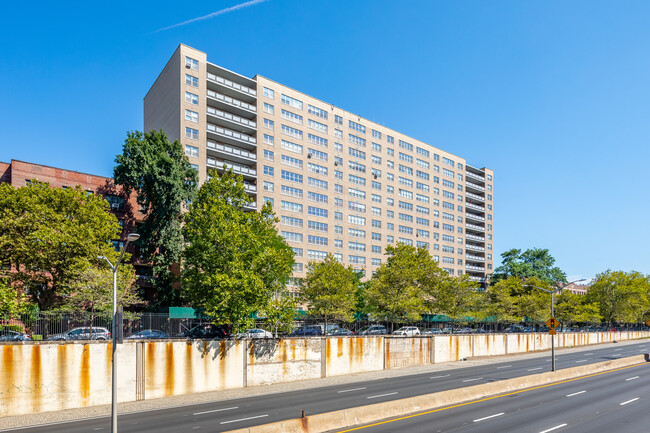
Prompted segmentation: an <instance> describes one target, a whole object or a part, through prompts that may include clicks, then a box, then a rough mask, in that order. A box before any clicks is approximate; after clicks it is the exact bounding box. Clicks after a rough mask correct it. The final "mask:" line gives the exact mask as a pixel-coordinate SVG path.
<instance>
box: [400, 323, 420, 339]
mask: <svg viewBox="0 0 650 433" xmlns="http://www.w3.org/2000/svg"><path fill="white" fill-rule="evenodd" d="M393 335H403V336H405V337H413V336H415V335H420V328H418V327H417V326H402V327H401V328H399V329H398V330H396V331H393Z"/></svg>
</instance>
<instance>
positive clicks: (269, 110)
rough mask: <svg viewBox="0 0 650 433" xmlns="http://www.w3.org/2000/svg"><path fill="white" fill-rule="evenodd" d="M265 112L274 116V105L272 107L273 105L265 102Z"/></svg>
mask: <svg viewBox="0 0 650 433" xmlns="http://www.w3.org/2000/svg"><path fill="white" fill-rule="evenodd" d="M263 111H264V112H265V113H269V114H273V112H274V111H275V109H274V108H273V105H271V104H267V103H266V102H265V103H264V108H263Z"/></svg>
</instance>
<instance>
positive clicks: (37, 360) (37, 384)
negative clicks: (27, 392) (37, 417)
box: [31, 344, 43, 412]
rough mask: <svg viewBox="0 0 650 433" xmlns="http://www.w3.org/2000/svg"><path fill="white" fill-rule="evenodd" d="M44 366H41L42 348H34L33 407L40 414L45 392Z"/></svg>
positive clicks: (37, 346) (36, 346) (35, 346)
mask: <svg viewBox="0 0 650 433" xmlns="http://www.w3.org/2000/svg"><path fill="white" fill-rule="evenodd" d="M41 369H42V365H41V346H40V345H38V344H37V345H34V346H32V371H31V373H32V383H33V384H34V397H33V399H32V407H33V409H34V412H39V411H40V409H41V393H42V390H43V379H42V377H41V376H42V370H41Z"/></svg>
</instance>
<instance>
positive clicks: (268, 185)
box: [264, 181, 273, 192]
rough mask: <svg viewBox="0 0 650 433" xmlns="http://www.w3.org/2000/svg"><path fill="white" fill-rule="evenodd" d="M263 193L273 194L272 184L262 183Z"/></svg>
mask: <svg viewBox="0 0 650 433" xmlns="http://www.w3.org/2000/svg"><path fill="white" fill-rule="evenodd" d="M264 191H269V192H273V182H267V181H264Z"/></svg>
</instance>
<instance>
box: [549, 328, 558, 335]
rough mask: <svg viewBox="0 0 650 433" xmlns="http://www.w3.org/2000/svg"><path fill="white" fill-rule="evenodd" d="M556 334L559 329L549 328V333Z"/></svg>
mask: <svg viewBox="0 0 650 433" xmlns="http://www.w3.org/2000/svg"><path fill="white" fill-rule="evenodd" d="M555 334H557V331H556V330H555V329H549V330H548V335H555Z"/></svg>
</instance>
